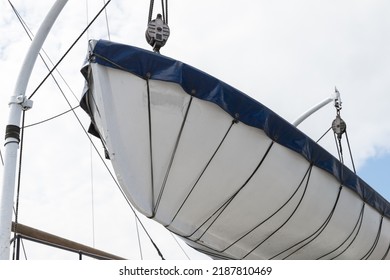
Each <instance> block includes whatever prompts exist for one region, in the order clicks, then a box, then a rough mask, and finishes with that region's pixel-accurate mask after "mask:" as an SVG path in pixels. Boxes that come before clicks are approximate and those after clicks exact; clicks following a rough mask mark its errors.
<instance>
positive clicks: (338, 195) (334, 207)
mask: <svg viewBox="0 0 390 280" xmlns="http://www.w3.org/2000/svg"><path fill="white" fill-rule="evenodd" d="M342 189H343V187H342V186H341V185H340V188H339V192H338V194H337V198H336V201H335V203H334V205H333V208H332V210H331V211H330V213H329V215H328V217H327V218H326V220H325V222H324V223H323V224H322V225H321V226H320V227H319V228H318V229H317V230H316V231H315V232H314V233H312V234H311V235H309V236H308V237H306V238H305V239H303V240H301V241H299V242H297V243H295V244H294V245H292V246H290V247H289V248H288V249H286V250H284V251H282V252H280V253H279V254H277V255H276V256H278V255H280V254H282V253H285V252H287V251H288V250H291V249H292V248H294V247H295V246H297V245H299V244H301V243H303V242H305V241H307V240H308V239H310V240H309V241H308V242H306V243H305V244H303V245H301V246H300V247H299V248H297V249H295V250H294V251H293V252H291V253H290V254H288V255H287V256H286V257H284V258H283V259H284V260H285V259H287V258H288V257H290V256H291V255H293V254H295V253H296V252H298V251H299V250H301V249H302V248H304V247H305V246H306V245H308V244H310V243H311V242H312V241H313V240H315V239H316V238H317V237H318V236H320V235H321V233H322V232H323V231H324V230H325V228H326V227H327V226H328V224H329V222H330V220H331V219H332V217H333V214H334V212H335V210H336V207H337V204H338V202H339V198H340V194H341V191H342ZM276 256H275V257H276ZM273 258H274V257H273Z"/></svg>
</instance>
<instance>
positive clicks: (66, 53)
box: [2, 0, 165, 260]
mask: <svg viewBox="0 0 390 280" xmlns="http://www.w3.org/2000/svg"><path fill="white" fill-rule="evenodd" d="M110 2H111V0H109V1H108V2H107V3H105V4H104V6H103V7H102V8H101V9H100V10H99V12H98V13H97V14H96V15H95V17H94V18H93V20H92V21H91V22H90V23H89V24H88V25H87V26H86V27H85V29H84V30H83V31H82V32H81V34H80V35H79V36H78V37H77V38H76V40H75V41H74V42H73V43H72V44H71V46H70V47H69V48H68V50H67V51H66V52H65V53H64V55H63V56H62V57H61V58H60V60H59V61H58V62H57V63H56V64H55V65H54V66H53V67H52V69H51V70H50V71H49V73H48V74H47V75H46V76H45V78H44V79H43V80H42V81H41V83H40V84H39V85H38V86H37V88H36V89H35V90H34V91H33V92H32V94H31V95H30V96H29V97H28V99H31V98H32V97H33V96H34V95H35V93H36V92H37V91H38V90H39V89H40V87H41V86H42V85H43V84H44V83H45V81H46V80H47V79H48V77H50V76H53V75H52V74H53V72H54V71H55V70H56V69H57V67H58V65H59V64H60V63H61V62H62V61H63V59H64V58H65V57H66V56H67V55H68V53H69V52H70V51H71V50H72V48H73V47H74V46H75V45H76V43H77V42H78V41H79V40H80V38H81V37H82V36H83V35H84V34H85V32H87V31H88V29H89V27H90V26H91V25H92V24H93V23H94V22H95V21H96V19H97V18H98V17H99V15H100V14H101V13H102V12H103V11H104V10H105V8H106V7H107V6H108V4H109V3H110ZM9 3H10V5H11V7H12V9H13V10H14V12H15V13H16V16H17V17H18V19H19V21H20V22H21V24H22V26H23V28H26V27H25V26H27V25H25V24H24V21H23V20H22V18H21V16H20V14H19V13H18V12H17V10H16V8H15V7H14V6H13V5H12V3H11V1H10V0H9ZM25 30H26V32H27V30H28V29H25ZM27 34H28V35H29V33H28V32H27ZM29 37H30V35H29ZM42 59H43V58H42ZM45 64H46V63H45ZM47 67H48V66H47ZM48 69H49V68H48ZM53 79H54V77H53ZM54 80H55V79H54ZM56 84H57V86H58V87H59V85H58V83H57V82H56ZM59 89H60V91H61V93H62V95H63V97H64V99H65V100H66V102H67V103H68V105H69V107H70V108H71V109H70V110H69V112H70V111H72V112H73V114H74V115H75V117H76V119H77V121H78V123H79V125H80V126H81V128H82V129H83V131H84V133H85V135H86V136H87V138H88V139H89V141H90V142H91V144H92V146H93V148H94V149H95V151H96V152H97V154H98V156H99V158H100V160H101V162H102V163H103V165H104V166H105V168H106V170H107V171H108V172H109V175H110V176H111V178H112V180H113V181H114V183H115V184H116V186H117V187H118V189H119V191H120V192H121V194H122V196H123V197H124V198H125V200H126V202H127V204H128V205H129V207H130V209H131V210H132V212H133V213H134V215H135V217H136V218H137V220H138V221H139V223H140V225H141V226H142V228H143V230H144V231H145V233H146V235H147V236H148V238H149V240H150V242H151V243H152V245H153V246H154V247H155V249H156V251H157V253H158V255H159V256H160V257H161V259H162V260H164V259H165V258H164V256H163V254H162V253H161V251H160V249H159V248H158V246H157V245H156V243H155V242H154V241H153V239H152V237H151V236H150V234H149V232H148V231H147V230H146V228H145V226H144V224H143V223H142V221H141V220H140V218H139V216H138V215H137V213H136V212H135V209H134V208H133V206H132V205H131V203H130V201H129V200H128V199H127V197H126V195H125V194H124V192H123V190H122V189H121V188H120V185H119V183H118V182H117V180H116V179H115V176H114V174H113V173H112V171H111V170H110V168H109V167H108V165H107V164H106V162H105V161H104V159H103V157H102V155H101V154H100V153H99V150H98V148H97V147H96V145H95V144H94V142H93V141H92V139H91V137H90V136H89V134H88V132H87V130H86V129H85V128H84V126H83V124H82V122H81V120H80V118H79V117H78V115H77V114H76V112H75V110H74V109H75V108H77V107H75V108H73V107H72V106H71V104H70V102H69V100H68V98H67V97H66V95H65V94H64V92H63V90H62V89H61V88H60V87H59ZM62 114H64V113H62ZM62 114H60V115H62ZM30 126H31V125H30ZM2 160H3V159H2Z"/></svg>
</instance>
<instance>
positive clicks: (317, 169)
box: [83, 42, 390, 259]
mask: <svg viewBox="0 0 390 280" xmlns="http://www.w3.org/2000/svg"><path fill="white" fill-rule="evenodd" d="M103 43H104V42H103ZM98 44H99V43H98ZM104 44H106V45H105V46H104V47H107V48H110V47H111V48H112V43H104ZM98 48H102V47H101V46H98ZM128 48H132V47H128ZM94 50H96V48H93V49H92V52H93V55H92V56H91V58H90V62H91V63H89V64H88V66H87V68H86V70H85V75H86V77H87V80H88V92H87V94H85V95H84V99H83V106H84V108H86V110H87V111H88V113H89V114H90V116H91V120H92V123H93V129H94V130H95V131H96V132H97V134H98V135H99V137H100V138H101V140H102V142H103V143H104V146H105V148H106V150H107V152H108V155H109V158H110V160H111V162H112V165H113V167H114V170H115V173H116V176H117V179H118V181H119V183H120V186H121V188H122V190H123V192H124V193H125V195H126V196H127V198H128V199H129V200H130V202H131V203H132V204H133V205H134V206H135V207H136V208H137V210H139V211H140V212H141V213H143V214H144V215H145V216H147V217H149V218H151V219H154V220H156V221H157V222H159V223H161V224H162V225H164V226H165V227H166V228H167V229H168V230H170V231H171V232H173V233H175V234H177V235H178V236H180V237H182V238H183V239H184V240H185V241H186V242H187V243H188V244H189V245H190V246H192V247H193V248H195V249H197V250H199V251H201V252H204V253H206V254H208V255H209V256H211V257H213V258H216V259H389V258H390V256H389V254H388V251H389V245H390V221H389V218H388V217H387V214H386V213H387V212H386V211H388V208H387V207H388V203H387V202H386V201H385V200H384V199H382V198H381V197H380V196H379V195H378V194H376V193H375V192H374V191H373V190H372V189H371V188H370V187H369V186H367V185H366V184H365V183H364V182H363V181H361V179H360V178H358V177H357V176H356V175H354V174H352V173H351V172H350V171H349V170H348V169H347V168H346V167H345V166H343V165H342V164H341V163H340V162H338V161H337V160H336V159H335V158H333V157H332V156H331V155H330V154H329V153H327V152H326V151H324V150H323V149H322V148H320V147H317V145H316V144H315V143H313V141H311V140H310V139H309V140H308V138H307V137H306V136H305V135H304V134H303V133H301V132H299V131H298V130H297V129H296V128H294V127H293V126H291V125H290V124H288V123H287V122H286V121H284V120H283V119H281V118H280V117H279V116H278V115H277V114H275V113H273V112H272V111H270V110H269V109H268V108H266V107H264V106H263V105H261V104H260V103H257V102H256V101H254V100H252V99H250V98H249V97H247V96H244V95H243V96H244V97H243V98H241V99H235V96H234V94H237V95H242V93H240V92H238V91H236V90H235V89H232V88H231V87H229V86H227V85H226V84H223V83H222V82H219V81H218V80H216V79H214V78H212V79H211V78H210V77H209V76H208V75H207V74H205V73H203V72H201V71H199V70H193V69H192V68H191V71H197V72H196V75H193V76H191V77H190V76H188V75H187V74H186V73H187V72H188V71H187V70H183V72H181V74H179V72H180V71H179V70H178V69H179V68H180V67H183V64H181V63H179V62H176V61H174V62H172V60H170V59H168V58H164V57H161V56H159V55H157V54H153V53H149V52H147V51H142V50H139V49H136V51H137V52H139V53H138V55H137V56H135V55H134V57H132V58H131V59H130V58H125V60H126V63H124V64H123V65H121V64H120V59H122V58H118V59H119V60H118V61H112V57H108V56H107V57H104V59H103V58H102V57H103V55H102V53H101V52H99V51H96V52H94ZM132 50H133V49H132ZM146 57H147V58H146ZM99 60H100V61H102V62H100V63H99ZM168 62H170V63H172V65H170V64H169V65H168ZM140 63H144V64H145V65H140ZM164 63H166V64H167V66H166V67H165V68H164V69H165V73H163V72H162V70H161V69H160V66H161V64H164ZM128 64H130V65H132V64H134V65H135V66H134V67H135V68H137V69H142V70H139V72H137V71H132V70H129V68H128V67H127V65H128ZM131 67H133V66H131ZM173 68H174V69H173ZM185 71H187V72H185ZM141 72H142V74H141ZM191 73H192V72H191ZM173 76H174V78H169V77H173ZM178 76H180V77H179V78H177V77H178ZM162 77H168V78H162ZM203 77H204V78H203ZM210 79H211V81H213V82H214V83H215V84H213V85H212V89H209V88H208V89H207V90H203V88H202V87H203V84H205V83H209V81H210ZM181 81H182V82H181ZM217 82H219V83H218V84H217ZM206 87H207V86H206ZM206 91H207V98H206V97H205V96H206V93H204V92H206ZM227 92H228V93H227ZM242 100H244V101H245V102H249V103H247V104H245V103H244V102H243V101H242ZM240 102H242V103H244V104H238V103H240ZM249 115H250V116H249ZM256 118H257V119H256ZM248 120H250V121H248ZM298 136H299V137H298ZM305 141H306V142H305ZM353 184H354V185H353ZM367 193H369V194H370V195H371V194H372V193H374V194H375V195H374V196H375V199H374V202H372V203H367V201H365V199H364V197H362V196H364V194H367ZM371 196H372V195H371ZM376 205H378V206H377V207H376Z"/></svg>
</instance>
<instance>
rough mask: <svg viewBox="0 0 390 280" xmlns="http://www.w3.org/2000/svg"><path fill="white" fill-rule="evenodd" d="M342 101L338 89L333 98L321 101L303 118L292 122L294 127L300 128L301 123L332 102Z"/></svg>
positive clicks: (302, 116) (300, 117)
mask: <svg viewBox="0 0 390 280" xmlns="http://www.w3.org/2000/svg"><path fill="white" fill-rule="evenodd" d="M337 100H340V93H339V91H338V90H337V89H335V93H334V95H333V96H331V97H328V98H327V99H325V100H323V101H321V102H320V103H318V104H317V105H315V106H313V107H312V108H310V109H309V110H307V111H306V112H305V113H303V114H302V115H301V116H299V117H298V118H297V119H296V120H295V121H293V122H292V124H293V125H294V126H298V125H299V124H300V123H301V122H303V121H304V120H306V119H307V118H308V117H310V116H311V115H312V114H313V113H315V112H317V111H318V110H319V109H321V108H322V107H324V106H325V105H327V104H329V103H330V102H332V101H335V102H336V101H337Z"/></svg>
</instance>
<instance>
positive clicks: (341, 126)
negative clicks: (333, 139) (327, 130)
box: [332, 115, 347, 139]
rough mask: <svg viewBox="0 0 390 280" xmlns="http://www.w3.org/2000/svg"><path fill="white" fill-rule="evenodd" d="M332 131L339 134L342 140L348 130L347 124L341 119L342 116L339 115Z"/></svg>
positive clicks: (333, 123)
mask: <svg viewBox="0 0 390 280" xmlns="http://www.w3.org/2000/svg"><path fill="white" fill-rule="evenodd" d="M332 129H333V131H334V133H335V134H337V137H338V138H339V139H341V136H342V135H343V134H344V133H345V131H346V129H347V124H346V123H345V121H344V120H343V119H342V118H341V117H340V115H337V116H336V118H335V119H334V121H333V122H332Z"/></svg>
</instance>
